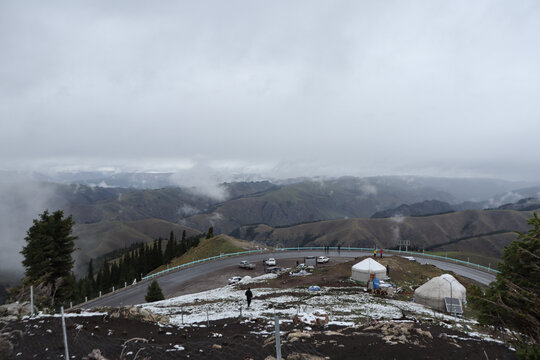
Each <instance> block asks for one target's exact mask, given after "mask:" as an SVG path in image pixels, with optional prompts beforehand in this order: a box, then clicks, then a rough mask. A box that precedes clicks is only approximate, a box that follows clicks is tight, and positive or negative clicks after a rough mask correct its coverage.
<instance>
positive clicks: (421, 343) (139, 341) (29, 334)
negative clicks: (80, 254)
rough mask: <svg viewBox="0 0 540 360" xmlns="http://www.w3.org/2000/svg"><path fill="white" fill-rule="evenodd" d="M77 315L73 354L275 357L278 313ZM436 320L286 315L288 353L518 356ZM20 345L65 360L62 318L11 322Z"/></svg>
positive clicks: (7, 335) (72, 324)
mask: <svg viewBox="0 0 540 360" xmlns="http://www.w3.org/2000/svg"><path fill="white" fill-rule="evenodd" d="M91 315H92V314H91V313H81V314H70V315H69V317H67V318H66V324H67V337H68V346H69V353H70V357H71V358H72V359H100V360H104V359H179V358H182V359H183V358H189V359H272V358H273V357H275V356H276V338H275V323H274V321H272V320H269V319H264V318H258V319H249V318H247V319H245V318H244V319H238V318H235V319H221V320H217V321H209V322H208V323H207V322H204V323H198V324H189V325H184V326H182V325H180V326H179V325H170V324H169V325H167V324H160V323H156V322H154V321H149V320H156V319H158V318H160V319H161V320H165V319H164V318H162V317H161V316H160V315H156V314H152V313H151V312H149V311H148V310H145V309H137V308H124V309H121V310H118V309H111V310H110V311H108V312H106V313H97V314H94V315H93V316H91ZM451 327H452V326H451V324H446V325H445V324H444V323H443V324H435V323H434V322H433V321H419V320H408V319H399V320H397V319H396V320H384V321H373V320H372V321H368V322H366V323H357V324H329V323H328V317H327V315H325V314H319V313H314V314H299V315H297V316H294V317H293V318H292V319H281V321H280V341H281V345H282V355H283V358H284V359H289V360H292V359H353V358H359V357H362V358H366V359H393V358H395V359H486V358H487V359H514V358H515V356H514V351H512V350H511V349H509V348H508V347H507V346H505V345H504V343H502V342H498V341H493V340H492V341H483V340H480V339H478V338H473V337H471V336H470V334H465V333H462V332H459V331H456V330H453V329H452V328H451ZM2 334H3V335H2V337H3V338H4V339H9V341H10V343H11V344H12V345H13V348H12V351H11V354H10V355H9V356H4V357H2V359H4V358H5V359H58V358H62V357H63V354H64V351H65V350H64V347H63V340H62V328H61V318H60V317H50V316H49V317H38V318H34V319H29V318H27V319H23V320H20V321H12V322H9V323H7V325H4V327H3V329H2Z"/></svg>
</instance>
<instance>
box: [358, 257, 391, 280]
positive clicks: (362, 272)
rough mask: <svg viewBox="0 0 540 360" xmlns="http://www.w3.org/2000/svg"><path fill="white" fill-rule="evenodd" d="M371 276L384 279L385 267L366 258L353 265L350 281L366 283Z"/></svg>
mask: <svg viewBox="0 0 540 360" xmlns="http://www.w3.org/2000/svg"><path fill="white" fill-rule="evenodd" d="M371 274H375V277H377V278H379V279H384V278H386V267H384V265H381V264H379V263H378V262H376V261H375V260H373V259H372V258H367V259H365V260H362V261H360V262H359V263H357V264H354V265H353V266H352V268H351V279H353V280H356V281H361V282H367V281H368V280H369V277H370V275H371Z"/></svg>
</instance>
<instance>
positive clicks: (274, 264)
mask: <svg viewBox="0 0 540 360" xmlns="http://www.w3.org/2000/svg"><path fill="white" fill-rule="evenodd" d="M264 263H265V264H266V265H268V266H276V259H274V258H270V259H268V260H265V262H264Z"/></svg>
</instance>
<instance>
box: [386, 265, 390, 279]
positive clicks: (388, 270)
mask: <svg viewBox="0 0 540 360" xmlns="http://www.w3.org/2000/svg"><path fill="white" fill-rule="evenodd" d="M388 275H390V265H386V276H388Z"/></svg>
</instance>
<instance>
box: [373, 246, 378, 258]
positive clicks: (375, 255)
mask: <svg viewBox="0 0 540 360" xmlns="http://www.w3.org/2000/svg"><path fill="white" fill-rule="evenodd" d="M373 257H374V258H376V257H377V248H375V249H373Z"/></svg>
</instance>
